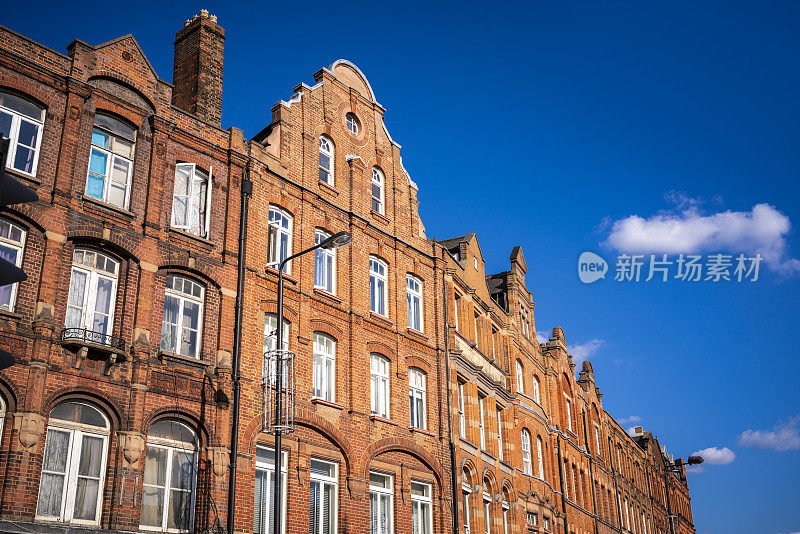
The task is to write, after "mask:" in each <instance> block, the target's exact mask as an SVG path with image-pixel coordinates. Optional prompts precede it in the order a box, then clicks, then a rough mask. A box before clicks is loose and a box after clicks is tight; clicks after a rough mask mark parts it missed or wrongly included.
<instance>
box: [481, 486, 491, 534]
mask: <svg viewBox="0 0 800 534" xmlns="http://www.w3.org/2000/svg"><path fill="white" fill-rule="evenodd" d="M491 487H492V485H491V483H490V482H489V480H488V479H486V478H484V479H483V492H482V493H483V495H482V496H483V530H484V533H485V534H492V494H491V492H490V491H489V488H491Z"/></svg>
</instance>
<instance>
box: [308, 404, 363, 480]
mask: <svg viewBox="0 0 800 534" xmlns="http://www.w3.org/2000/svg"><path fill="white" fill-rule="evenodd" d="M294 420H295V423H296V424H298V425H302V426H304V427H306V428H310V429H311V430H315V431H317V432H319V433H321V434H323V435H324V436H325V437H326V438H328V439H329V440H330V441H331V442H332V443H333V444H334V445H336V446H337V447H338V448H339V450H340V451H341V453H342V457H343V458H344V463H345V469H346V473H345V475H347V476H350V475H351V473H352V472H353V460H352V457H353V448H352V447H351V446H350V441H349V440H348V439H347V437H346V436H345V435H344V434H342V433H341V432H340V431H339V430H338V429H337V428H336V427H335V426H333V425H332V424H331V423H329V422H328V421H327V420H325V419H323V418H322V417H320V416H319V415H317V414H316V413H314V412H312V411H311V410H309V409H308V408H306V407H304V406H298V407H297V410H296V412H295V416H294Z"/></svg>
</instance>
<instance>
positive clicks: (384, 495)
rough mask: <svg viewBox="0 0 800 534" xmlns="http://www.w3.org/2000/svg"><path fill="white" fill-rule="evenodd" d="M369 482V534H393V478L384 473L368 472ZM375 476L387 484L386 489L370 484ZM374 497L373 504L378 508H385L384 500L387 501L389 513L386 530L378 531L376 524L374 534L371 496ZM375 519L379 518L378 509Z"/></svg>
mask: <svg viewBox="0 0 800 534" xmlns="http://www.w3.org/2000/svg"><path fill="white" fill-rule="evenodd" d="M369 475H370V480H369V493H370V500H369V504H370V534H392V533H393V532H394V477H393V476H392V475H387V474H385V473H378V472H377V471H370V473H369ZM373 475H376V476H379V477H383V478H384V479H385V480H386V481H387V482H388V484H386V486H388V487H381V486H378V485H376V484H373V483H372V476H373ZM373 493H374V494H375V495H376V500H375V502H376V503H378V507H379V508H380V507H381V506H385V504H381V503H383V502H384V501H383V500H384V499H385V500H387V501H388V507H389V511H388V514H387V517H388V518H389V523H388V525H387V530H386V531H385V532H382V531H381V529H380V523H379V524H378V530H377V531H376V532H373V531H372V521H371V519H372V504H373V503H372V494H373ZM375 514H376V517H380V509H379V510H377V511H376V512H375Z"/></svg>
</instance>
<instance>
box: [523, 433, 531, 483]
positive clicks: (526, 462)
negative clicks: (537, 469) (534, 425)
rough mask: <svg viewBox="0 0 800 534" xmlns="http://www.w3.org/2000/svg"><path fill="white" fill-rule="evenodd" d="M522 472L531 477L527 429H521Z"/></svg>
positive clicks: (529, 442) (529, 437)
mask: <svg viewBox="0 0 800 534" xmlns="http://www.w3.org/2000/svg"><path fill="white" fill-rule="evenodd" d="M522 472H523V473H525V474H526V475H533V466H532V465H531V433H530V432H528V429H527V428H523V429H522Z"/></svg>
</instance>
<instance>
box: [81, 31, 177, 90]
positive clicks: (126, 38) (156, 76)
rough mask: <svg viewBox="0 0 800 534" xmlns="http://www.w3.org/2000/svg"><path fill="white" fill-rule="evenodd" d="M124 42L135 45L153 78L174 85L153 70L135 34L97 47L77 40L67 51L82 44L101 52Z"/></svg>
mask: <svg viewBox="0 0 800 534" xmlns="http://www.w3.org/2000/svg"><path fill="white" fill-rule="evenodd" d="M122 41H130V42H132V43H133V45H134V46H135V47H136V50H138V51H139V55H140V56H141V58H142V59H143V60H144V62H145V64H146V65H147V67H148V68H149V69H150V72H152V73H153V77H155V79H156V80H158V81H160V82H163V83H166V84H167V85H170V86H171V85H172V84H171V83H169V82H166V81H164V80H162V79H161V78H160V77H159V76H158V73H157V72H156V69H154V68H153V64H152V63H150V60H149V59H147V56H146V55H145V53H144V51H143V50H142V47H141V46H139V43H138V42H137V41H136V38H135V37H134V36H133V34H130V33H129V34H127V35H123V36H122V37H117V38H116V39H111V40H110V41H106V42H105V43H100V44H99V45H96V46H93V45H90V44H89V43H87V42H85V41H81V40H80V39H75V40H74V41H72V42H71V43H70V44H69V46H67V50H69V49H71V48H72V47H73V46H74V45H75V43H81V44H82V45H84V46H86V47H88V48H91V49H92V50H100V49H101V48H106V47H108V46H113V45H115V44H117V43H120V42H122Z"/></svg>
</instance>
